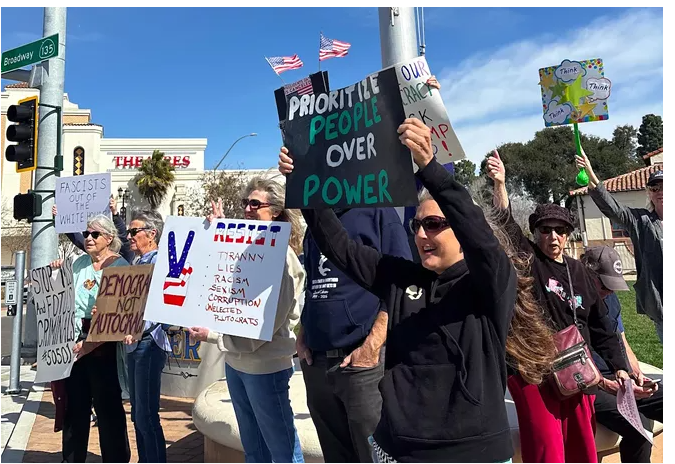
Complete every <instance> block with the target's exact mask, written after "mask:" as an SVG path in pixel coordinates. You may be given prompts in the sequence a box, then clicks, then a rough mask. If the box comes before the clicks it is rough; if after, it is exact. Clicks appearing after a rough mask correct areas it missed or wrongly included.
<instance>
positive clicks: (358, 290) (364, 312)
mask: <svg viewBox="0 0 675 464" xmlns="http://www.w3.org/2000/svg"><path fill="white" fill-rule="evenodd" d="M336 213H337V215H338V217H339V218H340V221H341V222H342V225H343V226H344V227H345V229H346V230H347V232H348V234H349V237H350V238H351V239H352V240H355V241H357V242H358V243H361V244H364V245H368V246H371V247H373V248H375V249H376V250H378V251H380V252H381V253H384V254H389V255H394V256H400V257H402V258H406V259H411V252H410V246H409V244H408V238H407V236H406V232H405V229H404V228H403V225H402V224H401V219H400V217H399V215H398V213H396V210H395V209H394V208H354V209H349V210H341V211H337V210H336ZM303 250H304V265H305V271H306V273H307V289H306V290H305V307H304V309H303V311H302V316H301V319H300V320H301V322H302V326H303V330H304V334H305V343H306V345H307V347H308V348H309V349H311V350H314V351H328V350H333V349H337V348H349V347H353V346H356V345H359V344H361V342H363V340H364V339H365V338H366V337H367V336H368V334H369V333H370V329H371V328H372V327H373V323H374V322H375V318H376V317H377V313H378V311H380V310H382V311H386V307H384V306H383V305H384V303H382V302H380V300H379V299H378V298H377V297H376V296H375V295H373V294H372V293H370V292H369V291H368V290H365V289H364V288H362V287H361V286H359V285H358V284H356V283H354V281H352V280H351V279H350V278H348V277H347V276H346V275H345V274H343V273H342V272H341V271H339V270H338V269H337V267H336V266H334V265H333V264H331V262H330V261H327V260H326V258H325V257H324V256H323V255H322V254H321V251H319V247H318V246H317V245H316V243H315V242H314V240H313V239H312V236H311V234H310V232H309V229H308V230H307V233H306V234H305V240H304V244H303Z"/></svg>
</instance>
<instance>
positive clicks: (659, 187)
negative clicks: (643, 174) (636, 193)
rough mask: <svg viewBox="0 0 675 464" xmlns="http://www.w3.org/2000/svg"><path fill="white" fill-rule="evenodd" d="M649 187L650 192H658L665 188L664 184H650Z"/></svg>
mask: <svg viewBox="0 0 675 464" xmlns="http://www.w3.org/2000/svg"><path fill="white" fill-rule="evenodd" d="M647 188H648V189H649V191H650V192H652V193H656V192H660V191H661V190H663V184H656V185H650V186H648V187H647Z"/></svg>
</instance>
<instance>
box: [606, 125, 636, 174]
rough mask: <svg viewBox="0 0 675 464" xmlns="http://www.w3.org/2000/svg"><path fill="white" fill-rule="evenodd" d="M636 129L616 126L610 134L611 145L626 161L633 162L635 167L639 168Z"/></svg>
mask: <svg viewBox="0 0 675 464" xmlns="http://www.w3.org/2000/svg"><path fill="white" fill-rule="evenodd" d="M637 133H638V131H637V129H635V128H634V127H633V126H631V125H630V124H626V125H623V126H617V127H616V129H614V133H613V134H612V145H614V146H615V147H616V149H617V150H619V152H621V154H622V155H623V156H625V157H626V158H627V159H630V160H633V161H635V162H636V163H635V164H636V167H637V166H641V165H642V164H643V163H642V158H638V156H637Z"/></svg>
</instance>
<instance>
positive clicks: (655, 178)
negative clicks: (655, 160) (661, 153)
mask: <svg viewBox="0 0 675 464" xmlns="http://www.w3.org/2000/svg"><path fill="white" fill-rule="evenodd" d="M657 182H663V171H661V170H658V171H654V172H652V173H651V174H650V176H649V180H648V181H647V185H654V184H655V183H657Z"/></svg>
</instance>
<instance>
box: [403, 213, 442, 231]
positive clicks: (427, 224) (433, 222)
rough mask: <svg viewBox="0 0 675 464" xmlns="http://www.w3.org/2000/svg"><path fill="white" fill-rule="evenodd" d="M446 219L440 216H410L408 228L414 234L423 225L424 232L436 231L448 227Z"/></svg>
mask: <svg viewBox="0 0 675 464" xmlns="http://www.w3.org/2000/svg"><path fill="white" fill-rule="evenodd" d="M449 225H450V224H448V221H447V220H446V219H445V218H444V217H441V216H427V217H425V218H424V219H417V218H412V219H411V220H410V230H411V231H412V233H413V234H416V233H417V231H418V230H420V227H424V230H425V231H426V232H438V231H439V230H441V229H444V228H446V227H448V226H449Z"/></svg>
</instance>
